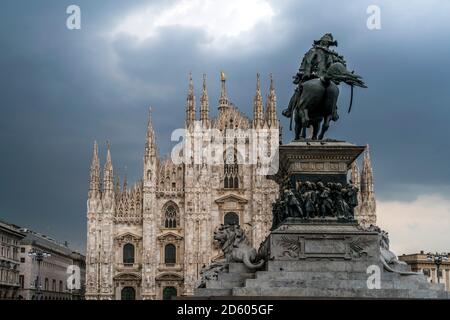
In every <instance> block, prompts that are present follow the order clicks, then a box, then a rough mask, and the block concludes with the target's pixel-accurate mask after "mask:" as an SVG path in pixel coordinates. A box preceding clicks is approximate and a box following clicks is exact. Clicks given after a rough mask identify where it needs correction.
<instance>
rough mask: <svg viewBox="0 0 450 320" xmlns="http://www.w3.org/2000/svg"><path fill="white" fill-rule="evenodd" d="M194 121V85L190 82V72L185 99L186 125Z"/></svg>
mask: <svg viewBox="0 0 450 320" xmlns="http://www.w3.org/2000/svg"><path fill="white" fill-rule="evenodd" d="M194 121H195V96H194V83H193V82H192V72H190V73H189V90H188V95H187V98H186V125H187V127H189V126H191V125H192V124H194Z"/></svg>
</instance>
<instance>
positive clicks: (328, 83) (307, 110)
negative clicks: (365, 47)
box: [291, 62, 367, 140]
mask: <svg viewBox="0 0 450 320" xmlns="http://www.w3.org/2000/svg"><path fill="white" fill-rule="evenodd" d="M341 82H345V83H346V84H348V85H350V86H351V99H350V107H349V110H348V112H350V110H351V105H352V101H353V87H354V86H357V87H362V88H367V86H366V85H365V84H364V82H363V81H362V78H361V76H359V75H357V74H354V73H353V72H350V71H348V70H347V69H346V67H345V66H344V65H343V64H342V63H340V62H335V63H333V64H332V65H331V66H330V67H329V68H328V70H327V72H326V74H325V75H324V76H322V77H320V78H315V79H311V80H308V81H305V82H304V83H303V84H302V87H303V88H302V92H301V95H300V97H299V98H298V99H297V101H296V104H295V107H294V112H293V115H292V118H291V120H292V119H293V120H294V122H295V140H299V139H300V138H303V139H305V138H306V130H307V128H308V127H309V126H312V127H313V133H312V139H313V140H317V139H319V140H322V139H323V137H324V135H325V132H327V130H328V128H329V126H330V121H331V120H334V121H336V120H337V118H338V117H337V113H336V108H337V105H336V103H337V99H338V97H339V88H338V85H339V84H340V83H341ZM333 115H336V116H335V117H333ZM321 123H322V128H321V131H320V134H319V127H320V124H321Z"/></svg>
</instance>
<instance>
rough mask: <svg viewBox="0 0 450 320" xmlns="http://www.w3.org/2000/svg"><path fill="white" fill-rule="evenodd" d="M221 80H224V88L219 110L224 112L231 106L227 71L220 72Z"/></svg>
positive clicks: (221, 91) (221, 92)
mask: <svg viewBox="0 0 450 320" xmlns="http://www.w3.org/2000/svg"><path fill="white" fill-rule="evenodd" d="M220 81H221V82H222V88H221V90H220V98H219V111H220V112H223V111H225V109H227V108H228V106H229V101H228V97H227V90H226V87H225V81H226V77H225V73H224V72H223V71H221V72H220Z"/></svg>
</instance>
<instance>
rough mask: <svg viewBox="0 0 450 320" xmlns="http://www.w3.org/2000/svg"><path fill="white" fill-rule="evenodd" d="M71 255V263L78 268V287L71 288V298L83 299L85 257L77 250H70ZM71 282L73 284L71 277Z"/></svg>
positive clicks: (84, 290)
mask: <svg viewBox="0 0 450 320" xmlns="http://www.w3.org/2000/svg"><path fill="white" fill-rule="evenodd" d="M71 257H72V261H73V262H72V263H73V265H75V266H77V267H78V268H80V269H79V270H80V282H79V285H80V287H79V289H72V290H71V294H72V300H84V296H85V293H86V257H85V256H83V255H82V254H81V253H78V252H72V254H71ZM72 284H73V285H75V279H73V281H72ZM74 287H76V286H74Z"/></svg>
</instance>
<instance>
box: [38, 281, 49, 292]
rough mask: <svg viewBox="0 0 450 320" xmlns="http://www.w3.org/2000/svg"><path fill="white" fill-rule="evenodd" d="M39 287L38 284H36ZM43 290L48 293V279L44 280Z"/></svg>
mask: <svg viewBox="0 0 450 320" xmlns="http://www.w3.org/2000/svg"><path fill="white" fill-rule="evenodd" d="M38 285H39V284H38ZM44 290H45V291H48V278H45V282H44Z"/></svg>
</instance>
